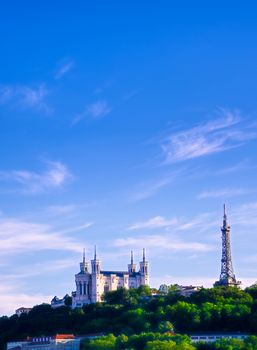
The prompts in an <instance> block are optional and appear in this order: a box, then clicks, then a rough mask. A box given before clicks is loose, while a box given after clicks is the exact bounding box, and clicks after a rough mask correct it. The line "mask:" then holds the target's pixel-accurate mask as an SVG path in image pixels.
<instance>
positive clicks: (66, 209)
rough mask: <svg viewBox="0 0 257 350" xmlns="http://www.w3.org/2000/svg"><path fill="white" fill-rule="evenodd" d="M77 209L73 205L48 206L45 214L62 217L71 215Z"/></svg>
mask: <svg viewBox="0 0 257 350" xmlns="http://www.w3.org/2000/svg"><path fill="white" fill-rule="evenodd" d="M76 209H77V206H76V205H75V204H67V205H49V206H48V207H47V208H46V212H47V213H49V214H53V215H62V214H68V213H73V212H74V211H75V210H76Z"/></svg>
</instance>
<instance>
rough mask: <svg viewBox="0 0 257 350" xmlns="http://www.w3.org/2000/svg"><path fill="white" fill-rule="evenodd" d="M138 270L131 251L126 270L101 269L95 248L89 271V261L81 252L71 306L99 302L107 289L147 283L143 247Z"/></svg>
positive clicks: (147, 272)
mask: <svg viewBox="0 0 257 350" xmlns="http://www.w3.org/2000/svg"><path fill="white" fill-rule="evenodd" d="M139 264H140V267H139V271H136V264H134V258H133V252H131V262H130V264H128V271H103V270H101V266H100V260H99V259H98V257H97V254H96V249H95V256H94V259H93V260H91V273H90V272H89V263H88V262H86V259H85V251H84V253H83V261H82V262H81V263H80V272H79V273H78V274H76V275H75V283H76V292H72V307H73V308H76V307H81V306H83V305H85V304H90V303H95V302H101V301H102V297H103V294H104V293H105V292H107V291H113V290H117V289H118V288H121V287H123V288H126V289H129V288H138V287H139V286H142V285H149V271H148V261H146V259H145V250H144V249H143V259H142V261H141V262H140V263H139Z"/></svg>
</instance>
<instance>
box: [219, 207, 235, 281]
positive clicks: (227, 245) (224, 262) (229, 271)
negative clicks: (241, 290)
mask: <svg viewBox="0 0 257 350" xmlns="http://www.w3.org/2000/svg"><path fill="white" fill-rule="evenodd" d="M223 210H224V217H223V226H222V227H221V233H222V257H221V272H220V279H219V281H217V282H216V283H215V284H214V285H215V286H238V285H240V284H241V282H239V281H237V280H236V277H235V274H234V270H233V264H232V254H231V242H230V226H229V225H228V221H227V214H226V206H225V204H224V205H223Z"/></svg>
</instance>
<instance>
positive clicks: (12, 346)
mask: <svg viewBox="0 0 257 350" xmlns="http://www.w3.org/2000/svg"><path fill="white" fill-rule="evenodd" d="M79 348H80V338H76V337H75V336H74V335H73V334H56V335H55V336H42V337H34V338H31V337H28V338H27V339H26V340H24V341H15V342H8V343H7V350H79Z"/></svg>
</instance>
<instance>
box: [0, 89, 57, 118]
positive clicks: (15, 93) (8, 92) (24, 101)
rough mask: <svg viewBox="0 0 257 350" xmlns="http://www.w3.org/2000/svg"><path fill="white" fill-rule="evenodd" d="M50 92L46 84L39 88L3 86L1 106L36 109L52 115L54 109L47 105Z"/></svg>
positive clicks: (0, 97)
mask: <svg viewBox="0 0 257 350" xmlns="http://www.w3.org/2000/svg"><path fill="white" fill-rule="evenodd" d="M48 93H49V91H48V89H47V88H46V86H45V84H40V85H38V86H34V87H33V86H27V85H1V86H0V105H9V106H12V107H13V106H14V107H16V108H20V109H34V110H37V111H40V112H43V113H45V114H47V115H48V114H51V113H52V112H53V109H52V108H51V107H50V106H49V105H48V104H47V103H46V97H47V95H48Z"/></svg>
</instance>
